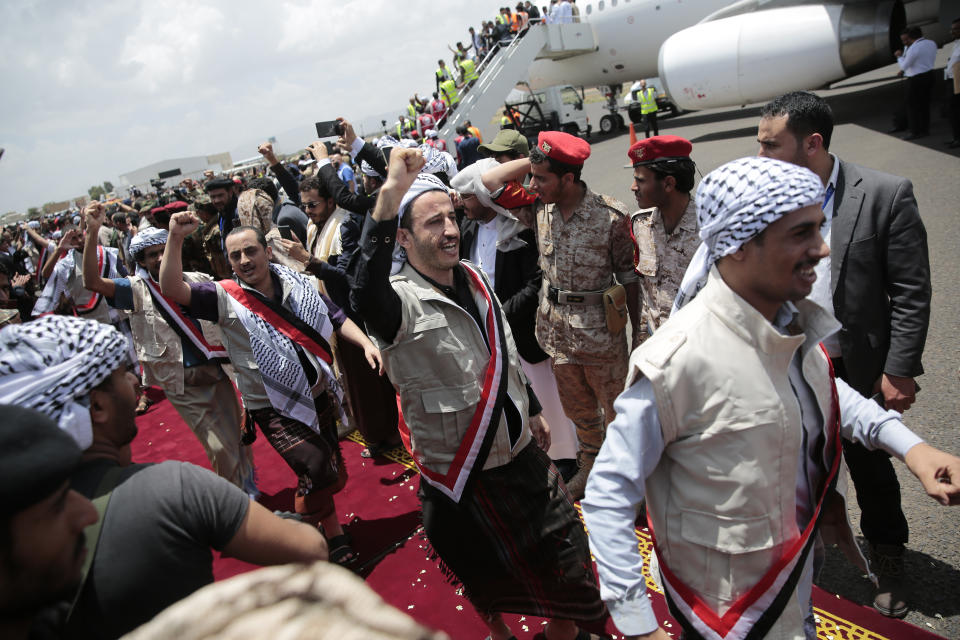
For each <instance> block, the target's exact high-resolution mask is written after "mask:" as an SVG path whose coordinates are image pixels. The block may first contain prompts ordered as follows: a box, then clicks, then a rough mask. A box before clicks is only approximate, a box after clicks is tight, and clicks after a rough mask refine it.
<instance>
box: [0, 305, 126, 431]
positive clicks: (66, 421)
mask: <svg viewBox="0 0 960 640" xmlns="http://www.w3.org/2000/svg"><path fill="white" fill-rule="evenodd" d="M126 358H127V339H126V338H125V337H124V336H123V334H121V333H120V332H119V331H117V330H116V329H114V328H113V327H112V326H110V325H106V324H102V323H100V322H97V321H95V320H84V319H82V318H74V317H72V316H53V315H51V316H44V317H42V318H39V319H37V320H34V321H32V322H28V323H26V324H15V325H10V326H8V327H4V328H3V330H0V404H15V405H18V406H21V407H26V408H28V409H35V410H37V411H39V412H41V413H43V414H45V415H47V416H49V417H51V418H53V419H54V420H56V421H57V424H58V425H59V426H60V428H61V429H63V430H64V431H66V432H67V433H69V434H70V435H71V436H72V437H73V439H74V440H76V442H77V445H78V446H79V447H80V448H81V449H86V448H88V447H89V446H90V445H91V444H93V429H92V427H91V425H90V409H89V407H88V406H87V403H88V396H89V394H90V390H91V389H93V388H94V387H96V386H97V385H98V384H100V383H101V382H103V381H104V380H106V379H107V378H108V377H109V376H110V374H111V373H112V372H113V371H114V370H115V369H116V368H117V367H119V366H120V365H122V364H124V362H126Z"/></svg>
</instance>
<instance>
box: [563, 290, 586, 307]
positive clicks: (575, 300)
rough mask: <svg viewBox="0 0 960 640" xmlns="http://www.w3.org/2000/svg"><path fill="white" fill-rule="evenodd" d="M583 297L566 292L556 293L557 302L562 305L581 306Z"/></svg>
mask: <svg viewBox="0 0 960 640" xmlns="http://www.w3.org/2000/svg"><path fill="white" fill-rule="evenodd" d="M583 299H584V298H583V296H582V295H577V294H575V293H569V292H567V291H557V301H558V302H561V303H563V304H583Z"/></svg>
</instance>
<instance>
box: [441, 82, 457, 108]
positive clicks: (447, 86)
mask: <svg viewBox="0 0 960 640" xmlns="http://www.w3.org/2000/svg"><path fill="white" fill-rule="evenodd" d="M440 91H441V92H442V93H443V97H444V98H445V99H446V101H447V104H449V105H450V110H451V111H452V110H454V109H456V108H457V104H458V103H459V102H460V93H459V92H458V91H457V83H456V82H454V81H453V79H449V80H444V81H443V82H441V83H440Z"/></svg>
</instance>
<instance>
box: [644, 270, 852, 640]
mask: <svg viewBox="0 0 960 640" xmlns="http://www.w3.org/2000/svg"><path fill="white" fill-rule="evenodd" d="M797 307H798V309H799V310H800V318H799V324H800V326H801V327H803V328H804V330H805V333H801V334H800V335H795V336H790V335H781V334H780V333H779V332H778V331H777V330H776V329H775V328H774V327H773V325H771V324H770V323H769V322H768V321H767V320H766V318H764V317H763V316H762V315H761V314H760V312H758V311H757V310H756V309H755V308H754V307H753V306H751V305H750V304H749V303H747V302H746V301H745V300H744V299H743V298H741V297H740V296H739V295H737V294H736V293H735V292H734V291H733V290H732V289H730V288H729V287H728V286H727V285H726V283H724V281H723V279H722V278H721V277H720V275H719V272H718V271H717V270H716V268H714V269H712V270H711V273H710V277H709V281H708V283H707V285H706V286H705V287H704V288H703V290H702V291H701V292H700V293H699V294H698V295H697V297H696V298H694V299H693V300H692V301H691V302H689V303H688V304H687V305H686V306H685V307H684V308H683V309H681V311H680V312H679V313H677V314H674V315H673V316H671V318H670V320H669V321H668V322H666V323H665V324H664V325H663V326H662V327H660V329H659V330H658V331H657V332H656V333H655V334H653V336H652V337H651V338H650V339H649V340H647V341H646V342H644V343H643V344H642V345H641V346H640V347H639V348H638V349H637V350H636V351H635V352H634V353H633V355H632V357H631V359H630V373H629V374H628V376H627V381H628V385H629V384H631V383H632V382H633V381H634V380H635V379H636V378H637V377H638V376H639V375H643V376H645V377H646V378H648V379H649V380H650V382H651V383H652V386H653V390H654V394H655V396H656V401H657V411H658V414H659V417H660V423H661V429H662V432H663V438H664V443H665V444H666V449H665V451H664V454H663V456H662V457H661V458H660V462H659V463H658V464H657V466H656V468H655V469H654V471H653V473H651V474H650V476H649V477H648V478H647V479H646V495H647V513H648V514H649V517H650V520H651V522H652V524H653V528H654V532H655V536H656V540H657V547H658V550H659V552H660V558H659V560H660V561H661V562H663V563H665V564H666V565H667V566H668V567H670V569H671V570H672V572H673V573H674V574H675V575H676V576H677V577H678V578H679V579H680V580H681V581H682V582H683V583H684V584H686V585H687V586H688V587H689V588H691V589H692V590H693V591H695V592H696V593H697V594H698V595H699V597H700V598H701V599H703V601H704V602H705V603H706V604H707V605H708V606H709V607H710V608H711V609H713V611H715V612H717V613H718V614H719V615H723V614H724V613H725V612H726V611H727V609H729V608H730V606H731V604H732V603H733V602H734V601H736V600H737V598H738V597H740V596H741V595H743V594H744V593H745V592H746V591H748V590H749V589H750V588H751V587H753V586H754V585H755V584H756V583H757V582H758V581H759V580H760V578H761V577H762V576H763V575H764V573H765V572H766V571H767V570H768V569H769V568H770V567H771V566H772V565H773V564H774V563H775V562H776V561H777V560H778V559H779V558H780V557H781V556H782V555H783V552H784V545H785V544H787V543H790V542H792V541H794V540H796V539H797V538H798V537H799V536H800V531H799V529H798V525H797V507H796V494H797V465H798V464H799V462H800V450H801V438H802V431H803V426H802V423H801V416H800V404H799V401H798V400H797V397H796V395H795V394H794V392H793V390H792V387H791V385H790V380H789V378H788V367H789V365H790V362H791V360H792V358H793V355H794V353H795V352H796V351H797V349H800V352H801V354H802V370H803V376H804V379H805V380H806V381H807V383H808V384H809V386H810V388H811V390H812V391H813V393H814V395H815V397H816V400H817V404H818V406H819V409H820V414H821V421H822V422H823V424H824V426H823V427H821V428H822V432H823V433H824V436H826V428H827V426H826V423H827V421H828V419H829V416H830V415H831V414H830V409H831V387H830V376H829V369H828V367H829V361H828V360H827V356H826V355H825V353H824V352H823V351H822V350H821V349H820V348H819V343H820V341H821V340H822V338H823V337H824V336H825V335H828V334H829V333H830V332H832V331H833V330H835V329H836V328H837V326H838V325H837V321H836V320H835V319H834V318H833V317H832V316H830V315H829V314H828V313H827V312H826V311H824V310H823V309H821V308H820V307H818V306H817V305H815V304H814V303H812V302H809V301H805V300H804V301H801V302H799V303H798V304H797ZM830 459H832V454H831V456H830V457H828V456H827V455H826V452H825V454H824V456H823V459H822V460H821V463H822V465H823V467H824V468H829V460H830ZM841 474H842V470H841ZM824 475H826V474H824ZM811 490H812V491H815V492H818V491H820V490H821V489H820V487H812V488H811ZM840 491H842V488H840ZM840 491H835V492H831V494H832V495H830V496H828V499H827V501H826V503H825V507H824V512H825V515H824V518H823V520H822V522H821V526H820V535H821V536H822V537H823V538H824V540H825V541H829V542H831V543H833V542H836V543H838V544H841V546H842V547H844V550H845V551H846V552H847V553H848V555H849V556H850V557H851V558H852V559H853V560H854V561H856V562H857V563H858V564H861V565H862V566H864V567H865V562H864V561H863V557H862V556H861V555H860V554H859V552H858V551H855V549H856V548H857V547H856V545H855V543H854V540H853V534H852V532H851V531H850V527H849V524H848V523H847V520H846V506H845V504H844V499H843V496H842V493H840ZM815 499H816V498H814V500H815ZM804 614H805V611H803V610H802V609H801V607H800V606H799V605H798V603H797V599H796V597H792V598H791V599H790V602H789V603H788V604H787V606H786V608H785V609H784V611H783V614H782V615H781V616H780V619H779V621H778V622H777V624H776V625H775V626H774V627H773V629H772V630H771V632H770V634H769V636H768V637H770V638H797V639H798V640H802V639H803V638H804V633H803V618H804Z"/></svg>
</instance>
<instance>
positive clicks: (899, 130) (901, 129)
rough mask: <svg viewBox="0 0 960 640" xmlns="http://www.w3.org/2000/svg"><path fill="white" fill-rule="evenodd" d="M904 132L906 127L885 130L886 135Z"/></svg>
mask: <svg viewBox="0 0 960 640" xmlns="http://www.w3.org/2000/svg"><path fill="white" fill-rule="evenodd" d="M906 130H907V129H906V127H894V128H893V129H887V133H900V132H901V131H906Z"/></svg>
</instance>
